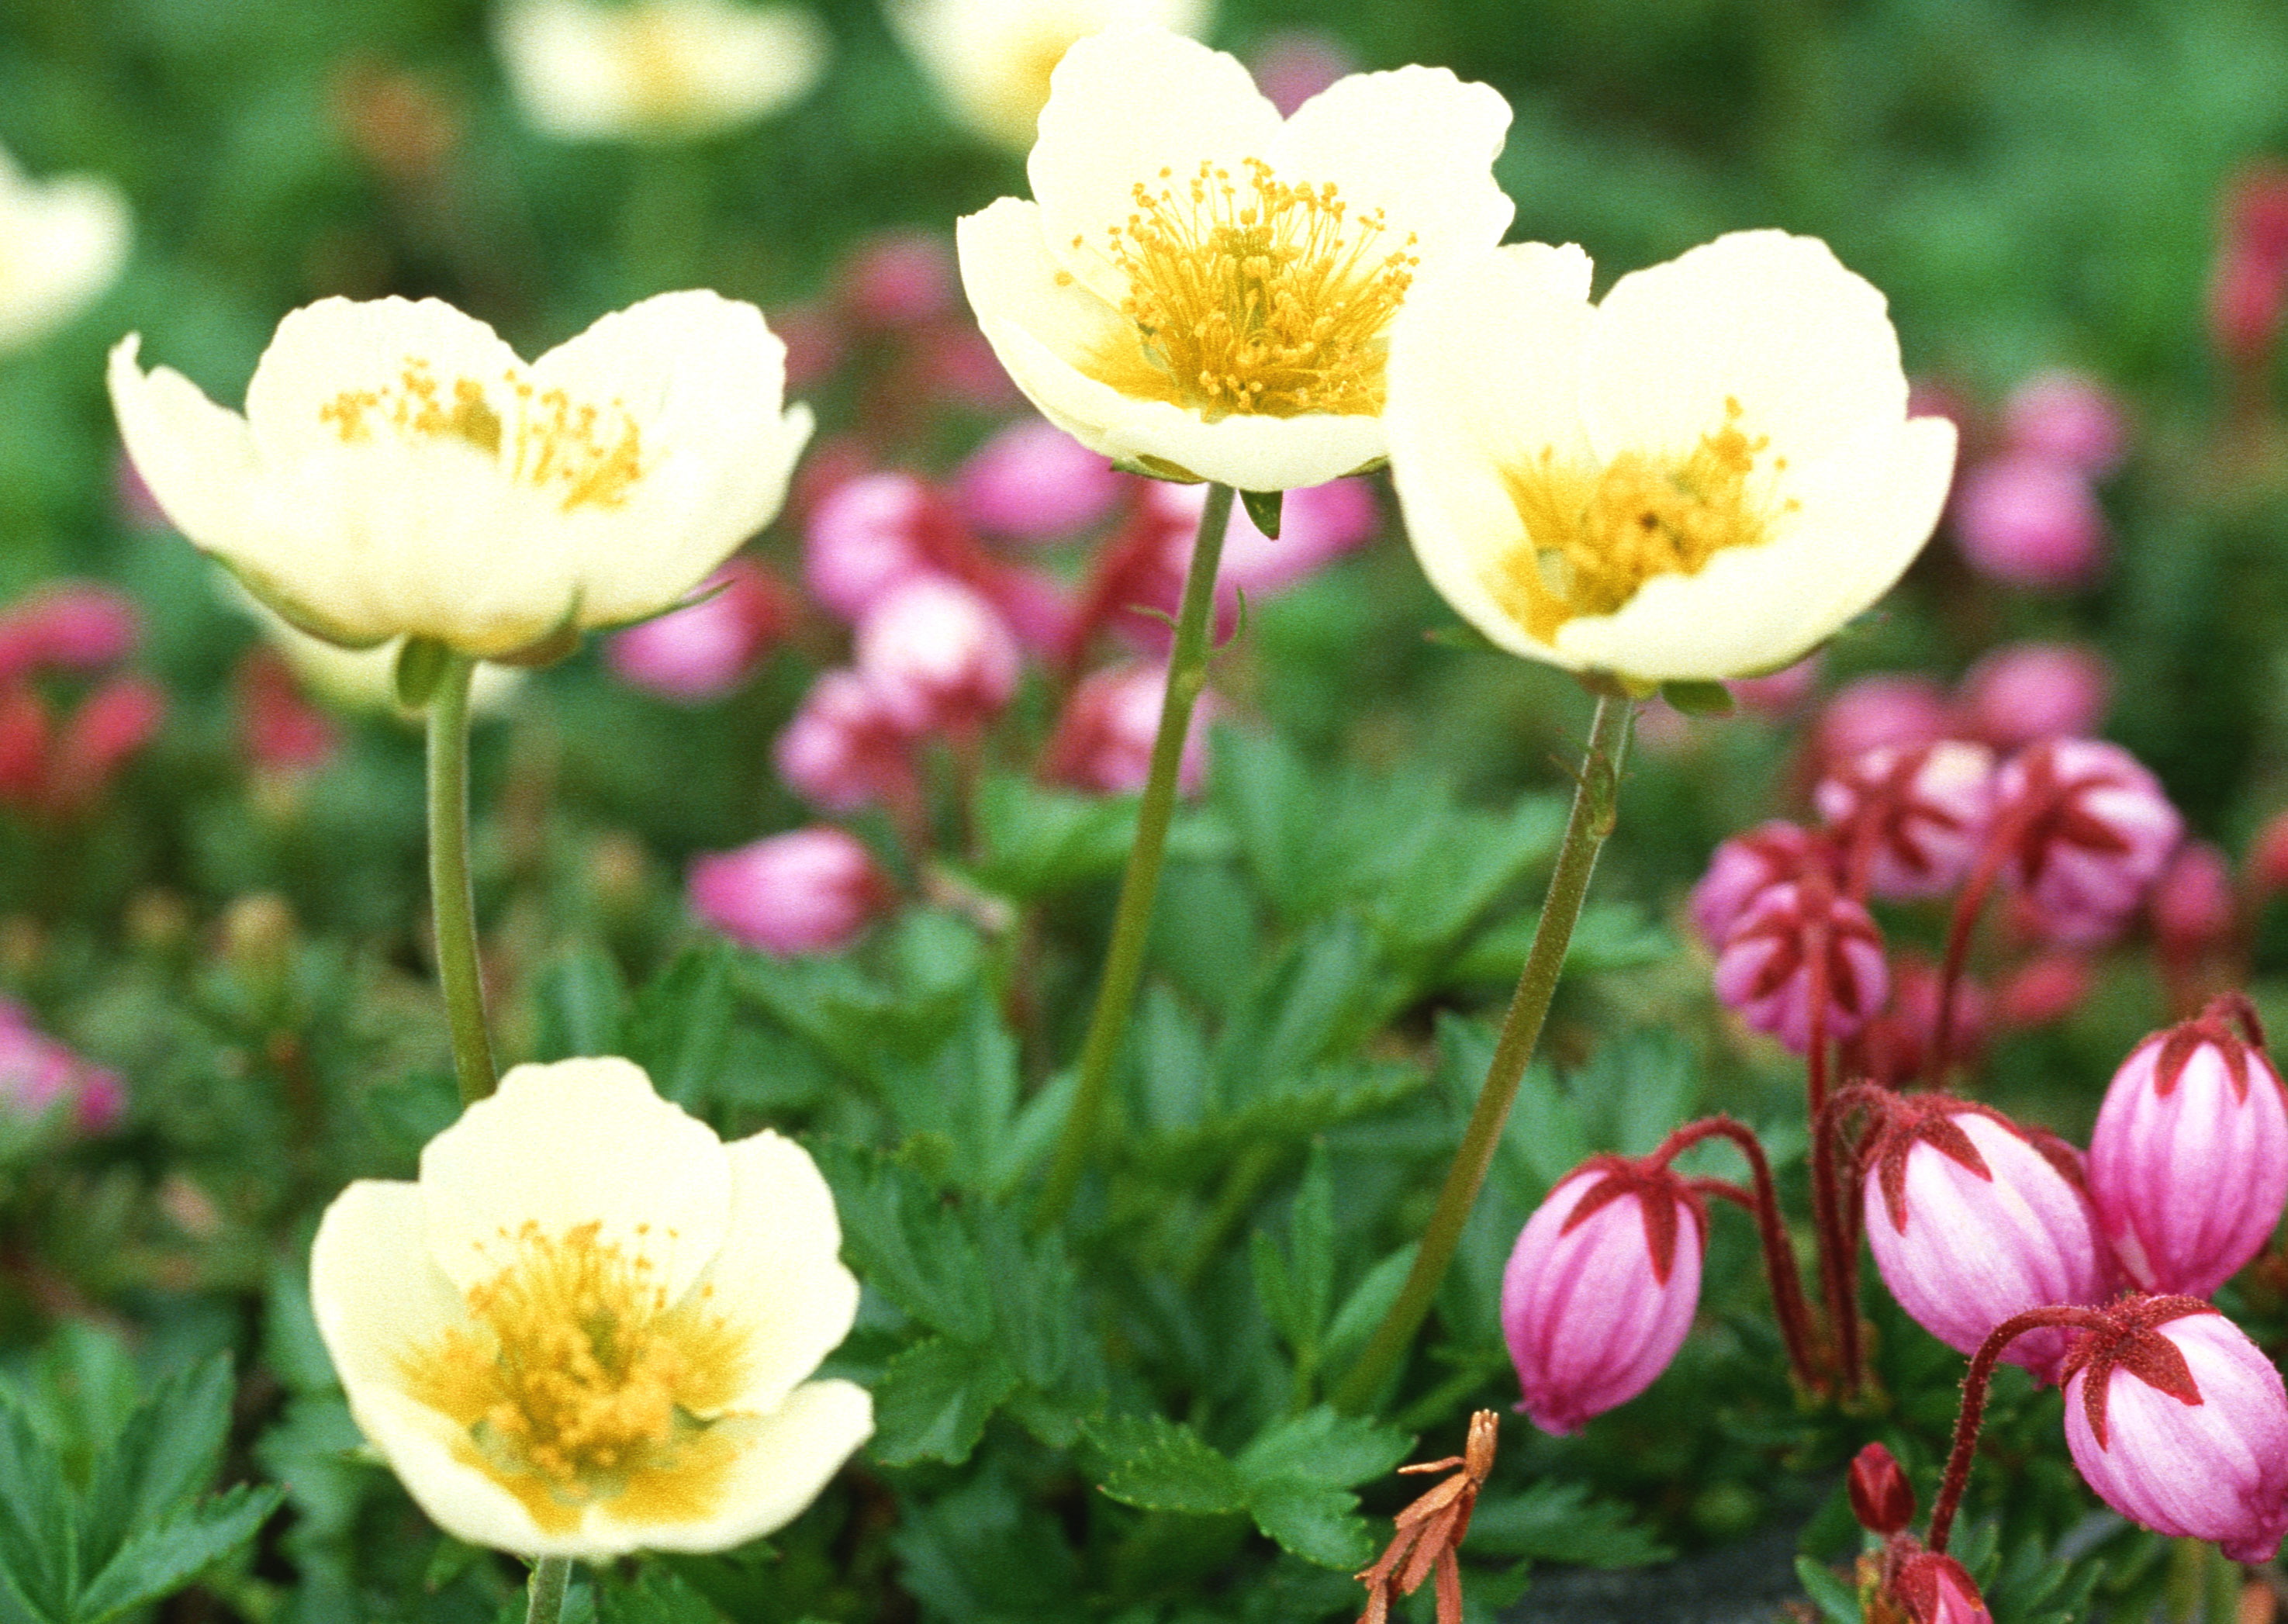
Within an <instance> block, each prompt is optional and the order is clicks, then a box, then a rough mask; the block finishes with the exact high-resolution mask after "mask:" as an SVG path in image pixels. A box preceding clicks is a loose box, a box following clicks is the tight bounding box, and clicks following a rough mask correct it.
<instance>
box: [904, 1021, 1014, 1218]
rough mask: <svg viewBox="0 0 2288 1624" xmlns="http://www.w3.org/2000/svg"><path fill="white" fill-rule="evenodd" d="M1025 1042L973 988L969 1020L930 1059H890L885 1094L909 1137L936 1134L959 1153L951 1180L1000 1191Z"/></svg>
mask: <svg viewBox="0 0 2288 1624" xmlns="http://www.w3.org/2000/svg"><path fill="white" fill-rule="evenodd" d="M1017 1061H1018V1053H1017V1040H1016V1038H1015V1037H1014V1036H1013V1034H1011V1033H1010V1031H1009V1028H1008V1025H1007V1023H1006V1022H1005V1020H1004V1019H1003V1018H1002V1015H1001V1010H1000V1005H999V1002H998V1001H997V1000H996V999H995V998H994V996H993V994H991V993H990V992H989V990H988V989H987V988H985V987H984V986H972V987H970V988H968V989H967V991H966V994H965V998H964V1008H963V1011H962V1018H961V1020H960V1021H959V1023H958V1024H957V1025H956V1026H955V1027H954V1028H953V1030H952V1031H951V1032H950V1033H949V1034H947V1037H946V1039H945V1041H944V1042H942V1043H941V1044H939V1045H938V1046H937V1047H936V1048H935V1049H934V1050H932V1051H931V1052H930V1053H928V1054H927V1055H925V1056H920V1057H916V1058H904V1057H899V1056H888V1055H886V1056H884V1057H883V1058H882V1059H881V1062H880V1064H879V1066H878V1076H879V1077H880V1079H881V1085H882V1091H883V1095H884V1097H885V1099H886V1102H887V1104H888V1105H889V1107H890V1110H891V1113H893V1114H894V1116H895V1117H896V1118H897V1121H898V1125H899V1127H900V1128H901V1129H903V1130H904V1131H905V1132H906V1133H907V1134H909V1135H922V1134H934V1135H936V1136H938V1137H940V1138H941V1139H942V1140H943V1141H944V1142H945V1144H946V1145H947V1146H949V1148H950V1150H951V1153H952V1154H951V1156H950V1157H949V1163H948V1167H947V1169H946V1170H947V1173H948V1175H949V1176H950V1178H951V1179H952V1180H953V1182H955V1183H957V1184H960V1185H961V1186H962V1187H963V1188H964V1189H966V1190H971V1191H974V1192H980V1193H982V1192H984V1191H986V1190H987V1189H989V1188H990V1187H991V1186H992V1184H994V1182H995V1180H996V1176H997V1170H998V1168H999V1167H1000V1158H1001V1156H1002V1155H1003V1153H1005V1149H1006V1146H1007V1145H1008V1143H1009V1140H1010V1138H1011V1137H1012V1135H1013V1127H1014V1122H1015V1120H1016V1115H1017V1101H1018V1096H1019V1093H1020V1089H1021V1084H1020V1080H1019V1077H1018V1068H1017Z"/></svg>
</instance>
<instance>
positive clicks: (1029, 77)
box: [885, 0, 1214, 152]
mask: <svg viewBox="0 0 2288 1624" xmlns="http://www.w3.org/2000/svg"><path fill="white" fill-rule="evenodd" d="M885 5H886V10H887V11H888V13H889V18H890V26H891V27H892V28H895V29H896V30H897V34H898V37H899V38H900V39H902V40H903V41H904V42H905V46H906V49H907V51H910V52H911V53H912V55H913V58H914V59H915V60H916V61H918V62H919V63H920V64H921V66H922V68H923V70H924V71H925V72H926V73H927V74H928V75H929V76H930V77H931V78H932V79H933V80H934V81H935V82H936V83H937V88H938V92H939V94H940V95H941V96H943V97H944V98H945V103H946V106H947V107H948V108H949V109H950V110H951V112H952V114H953V115H954V117H955V118H956V119H957V121H959V122H960V123H962V124H964V125H965V126H966V127H968V128H969V129H970V130H973V131H975V132H976V133H977V134H979V135H981V136H983V137H984V138H985V139H987V140H989V141H997V142H998V143H1000V144H1001V145H1002V146H1004V147H1015V148H1016V149H1017V150H1018V151H1020V152H1022V151H1023V150H1024V149H1025V148H1027V147H1030V146H1031V145H1032V144H1033V136H1034V132H1035V125H1036V124H1037V122H1038V121H1039V119H1040V116H1041V109H1042V108H1043V107H1046V106H1047V105H1048V100H1049V75H1050V74H1052V73H1053V72H1054V71H1055V68H1056V66H1057V63H1058V62H1059V61H1060V60H1061V59H1062V58H1063V56H1064V54H1065V52H1066V51H1069V50H1070V49H1071V48H1072V46H1073V44H1074V42H1075V41H1077V40H1083V39H1086V38H1087V37H1088V36H1090V35H1092V34H1096V33H1100V32H1101V31H1102V30H1104V29H1106V28H1112V27H1115V26H1116V25H1120V24H1152V25H1156V26H1157V27H1160V28H1166V29H1168V30H1170V31H1171V32H1172V33H1176V34H1188V35H1192V36H1199V35H1201V34H1204V33H1205V32H1207V27H1208V22H1209V20H1210V18H1211V16H1212V13H1213V10H1214V8H1213V7H1212V5H1211V4H1209V0H885Z"/></svg>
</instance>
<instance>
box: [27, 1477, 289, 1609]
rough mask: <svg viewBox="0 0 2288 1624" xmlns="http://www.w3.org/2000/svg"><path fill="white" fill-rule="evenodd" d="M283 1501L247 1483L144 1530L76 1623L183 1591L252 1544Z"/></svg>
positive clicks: (83, 1601)
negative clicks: (245, 1546) (223, 1560)
mask: <svg viewBox="0 0 2288 1624" xmlns="http://www.w3.org/2000/svg"><path fill="white" fill-rule="evenodd" d="M282 1498H283V1496H282V1494H281V1493H279V1491H278V1490H277V1489H275V1488H274V1487H272V1486H271V1485H267V1484H265V1485H259V1486H257V1485H253V1484H247V1483H242V1484H240V1485H238V1486H237V1487H235V1488H234V1489H232V1490H230V1491H229V1492H228V1493H223V1494H218V1495H217V1496H216V1497H215V1498H214V1499H212V1500H210V1501H205V1502H204V1503H203V1504H201V1505H196V1506H190V1507H186V1508H185V1509H183V1510H181V1511H179V1512H178V1513H177V1514H176V1515H175V1516H173V1517H170V1518H168V1519H167V1520H166V1521H164V1522H162V1523H159V1524H156V1525H152V1526H147V1527H145V1528H143V1529H141V1530H140V1531H139V1532H138V1533H136V1534H135V1535H134V1536H133V1537H131V1539H129V1541H127V1543H126V1544H125V1545H124V1546H123V1547H122V1548H121V1549H120V1551H119V1554H118V1555H117V1556H115V1557H113V1558H112V1559H111V1562H110V1564H109V1565H107V1566H106V1567H105V1568H104V1569H103V1571H102V1572H101V1573H99V1574H97V1575H96V1578H95V1581H94V1582H93V1583H92V1584H91V1585H89V1586H88V1587H87V1588H86V1589H84V1590H83V1591H82V1592H81V1593H80V1595H79V1596H78V1598H77V1600H76V1603H75V1605H74V1607H73V1610H72V1620H73V1624H105V1621H106V1620H110V1619H115V1618H117V1617H118V1616H119V1615H120V1614H121V1613H123V1612H130V1611H131V1610H132V1609H134V1608H137V1607H147V1606H149V1605H150V1604H152V1603H153V1602H155V1601H157V1600H158V1599H159V1598H160V1597H162V1596H171V1595H172V1594H173V1593H174V1592H176V1591H177V1590H179V1589H181V1588H183V1587H184V1586H185V1585H187V1584H188V1583H190V1582H191V1580H194V1579H196V1578H197V1577H198V1576H199V1575H200V1574H201V1573H203V1572H205V1571H206V1569H207V1568H209V1567H211V1565H213V1564H214V1563H215V1562H216V1561H217V1560H218V1559H219V1558H221V1557H225V1556H226V1555H228V1554H229V1553H230V1552H231V1551H233V1550H235V1549H237V1548H238V1547H240V1546H242V1545H243V1544H245V1543H246V1542H247V1541H249V1540H251V1539H252V1538H253V1537H254V1536H255V1534H256V1533H257V1532H258V1531H259V1530H260V1528H261V1526H262V1525H263V1524H264V1522H266V1520H267V1519H268V1518H269V1516H270V1514H271V1513H272V1512H273V1511H275V1510H276V1509H278V1502H279V1501H280V1500H282Z"/></svg>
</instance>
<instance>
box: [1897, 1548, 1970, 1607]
mask: <svg viewBox="0 0 2288 1624" xmlns="http://www.w3.org/2000/svg"><path fill="white" fill-rule="evenodd" d="M1891 1588H1892V1593H1893V1594H1894V1595H1895V1596H1897V1597H1898V1599H1899V1602H1900V1604H1901V1605H1903V1607H1905V1608H1906V1610H1907V1617H1908V1619H1909V1620H1911V1624H1994V1615H1993V1614H1992V1613H1991V1612H1988V1611H1987V1607H1986V1601H1985V1598H1984V1597H1983V1596H1980V1595H1979V1593H1978V1583H1977V1581H1976V1580H1974V1579H1972V1578H1971V1576H1970V1570H1969V1569H1968V1568H1966V1567H1964V1566H1963V1565H1962V1564H1961V1563H1959V1562H1957V1561H1956V1560H1955V1559H1954V1558H1953V1557H1948V1556H1942V1555H1941V1554H1939V1553H1937V1552H1935V1551H1927V1550H1922V1551H1917V1552H1915V1553H1914V1554H1913V1555H1912V1556H1910V1557H1907V1558H1906V1560H1904V1561H1903V1562H1902V1563H1900V1564H1899V1572H1898V1576H1897V1577H1896V1578H1895V1580H1893V1581H1892V1587H1891Z"/></svg>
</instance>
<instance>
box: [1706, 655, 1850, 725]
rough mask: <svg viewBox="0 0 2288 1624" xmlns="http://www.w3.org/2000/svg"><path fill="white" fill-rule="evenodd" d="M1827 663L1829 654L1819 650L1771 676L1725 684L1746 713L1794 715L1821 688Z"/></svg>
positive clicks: (1737, 680) (1732, 680)
mask: <svg viewBox="0 0 2288 1624" xmlns="http://www.w3.org/2000/svg"><path fill="white" fill-rule="evenodd" d="M1826 663H1827V655H1826V652H1825V651H1824V650H1815V651H1814V652H1813V653H1811V654H1806V655H1805V656H1804V657H1803V658H1802V659H1800V660H1799V661H1796V662H1795V663H1794V664H1793V665H1787V666H1782V667H1781V668H1780V669H1778V670H1776V671H1773V672H1771V673H1770V674H1769V675H1768V676H1763V677H1733V678H1732V679H1731V680H1730V681H1728V682H1727V683H1726V684H1725V687H1727V688H1728V689H1730V690H1731V693H1732V699H1733V701H1734V702H1735V703H1736V704H1737V705H1738V706H1739V707H1740V709H1743V710H1745V711H1748V712H1751V713H1752V714H1753V715H1756V716H1760V717H1784V716H1790V715H1792V714H1793V713H1794V711H1795V710H1796V709H1797V707H1799V705H1801V704H1802V703H1803V702H1804V701H1806V700H1807V699H1809V698H1810V697H1811V691H1812V690H1813V689H1814V688H1815V687H1817V686H1818V685H1819V672H1820V668H1821V667H1823V666H1824V665H1825V664H1826Z"/></svg>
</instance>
